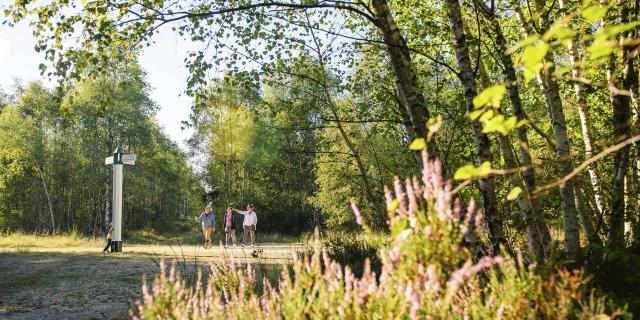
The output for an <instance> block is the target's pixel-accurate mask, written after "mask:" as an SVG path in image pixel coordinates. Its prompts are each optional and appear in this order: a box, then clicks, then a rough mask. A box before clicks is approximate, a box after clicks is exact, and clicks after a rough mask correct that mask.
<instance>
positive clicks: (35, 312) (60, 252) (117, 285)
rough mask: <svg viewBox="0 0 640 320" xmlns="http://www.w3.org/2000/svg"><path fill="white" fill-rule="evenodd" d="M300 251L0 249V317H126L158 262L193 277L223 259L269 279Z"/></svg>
mask: <svg viewBox="0 0 640 320" xmlns="http://www.w3.org/2000/svg"><path fill="white" fill-rule="evenodd" d="M301 249H302V247H300V246H298V245H292V244H280V243H279V244H262V245H259V246H257V247H255V248H252V247H241V246H237V247H231V248H228V249H223V248H220V247H214V248H211V249H204V248H202V247H201V246H198V245H182V246H172V245H125V247H124V250H123V251H124V252H122V253H117V254H116V253H111V254H106V253H105V254H103V253H100V250H101V248H97V247H87V246H85V247H81V246H78V247H63V248H46V247H20V246H17V247H13V248H0V275H1V276H0V319H43V318H47V319H125V318H128V317H129V315H128V310H129V309H130V308H131V307H132V306H134V305H135V301H136V300H137V299H139V298H140V297H141V285H142V279H143V278H146V279H147V281H151V280H152V279H153V278H154V276H156V275H157V274H158V272H159V266H158V261H159V260H158V259H160V258H163V259H164V260H165V261H166V263H167V264H171V263H177V264H178V270H182V272H185V273H190V274H195V270H198V269H200V270H203V274H206V267H207V265H208V264H209V263H211V262H214V261H219V260H220V259H222V257H223V255H228V256H232V257H233V258H234V261H236V262H237V263H251V264H252V266H253V267H254V268H255V269H256V275H257V276H258V277H264V276H267V277H269V278H270V279H273V278H275V277H277V276H278V274H279V271H280V270H281V268H282V266H283V265H285V264H287V263H290V262H291V261H292V260H293V258H294V255H295V254H296V252H298V250H301Z"/></svg>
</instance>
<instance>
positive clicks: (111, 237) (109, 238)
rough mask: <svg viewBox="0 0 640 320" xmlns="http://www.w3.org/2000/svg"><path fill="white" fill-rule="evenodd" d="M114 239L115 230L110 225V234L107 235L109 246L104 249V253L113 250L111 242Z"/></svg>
mask: <svg viewBox="0 0 640 320" xmlns="http://www.w3.org/2000/svg"><path fill="white" fill-rule="evenodd" d="M112 239H113V228H112V226H111V223H109V232H108V233H107V245H106V246H105V247H104V249H102V252H107V250H109V249H110V248H111V240H112Z"/></svg>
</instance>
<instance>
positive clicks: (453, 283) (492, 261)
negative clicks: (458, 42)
mask: <svg viewBox="0 0 640 320" xmlns="http://www.w3.org/2000/svg"><path fill="white" fill-rule="evenodd" d="M502 263H504V258H503V257H500V256H496V257H491V256H485V257H482V259H480V261H478V263H476V264H472V263H471V262H470V261H469V262H467V263H465V264H464V266H462V268H460V269H458V270H455V271H454V272H453V273H451V276H450V277H449V280H448V281H447V287H448V288H449V290H450V292H449V293H450V294H454V293H455V292H456V291H457V290H458V288H459V287H461V286H462V285H463V284H464V282H465V281H467V280H469V279H470V278H471V277H473V276H474V275H476V274H477V273H479V272H480V271H482V270H484V269H487V268H489V267H491V266H494V265H497V264H502Z"/></svg>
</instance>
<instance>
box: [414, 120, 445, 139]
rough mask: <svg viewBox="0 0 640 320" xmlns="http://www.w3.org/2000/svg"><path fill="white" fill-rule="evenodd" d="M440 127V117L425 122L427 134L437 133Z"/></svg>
mask: <svg viewBox="0 0 640 320" xmlns="http://www.w3.org/2000/svg"><path fill="white" fill-rule="evenodd" d="M440 127H442V116H440V115H439V116H437V117H435V118H433V117H432V118H431V119H429V121H427V129H429V132H434V133H435V132H438V130H440ZM414 142H415V141H414Z"/></svg>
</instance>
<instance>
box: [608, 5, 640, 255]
mask: <svg viewBox="0 0 640 320" xmlns="http://www.w3.org/2000/svg"><path fill="white" fill-rule="evenodd" d="M620 10H621V14H620V17H621V20H622V23H625V22H628V20H629V11H630V8H629V3H623V4H622V7H621V8H620ZM630 35H631V34H630V33H628V34H625V35H622V36H621V37H620V46H621V50H620V55H619V57H618V59H617V60H618V61H617V62H618V63H614V62H612V63H611V64H610V67H609V70H608V74H609V87H610V88H617V89H621V90H623V91H627V92H629V91H630V90H631V87H632V85H633V81H634V80H635V81H638V76H637V75H636V70H635V65H634V63H633V59H628V58H627V52H628V49H626V48H624V47H623V45H622V44H623V41H624V40H625V38H627V37H628V36H630ZM616 65H619V66H620V69H621V72H617V70H616V69H617V68H616ZM617 79H622V81H618V80H617ZM610 93H611V105H612V109H613V125H614V133H615V136H616V142H620V141H622V140H624V139H626V138H628V137H629V136H630V134H631V128H630V127H629V120H630V117H631V96H630V94H629V95H627V94H621V93H620V92H619V91H618V90H610ZM629 149H630V147H629V146H626V147H624V148H622V149H620V150H618V151H616V153H615V159H614V177H613V190H612V191H613V192H612V199H611V219H610V223H609V235H608V236H609V244H610V246H611V247H612V248H614V249H622V248H624V247H625V239H624V219H625V211H626V208H625V201H624V195H625V185H624V181H625V176H626V174H627V168H628V165H629Z"/></svg>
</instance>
